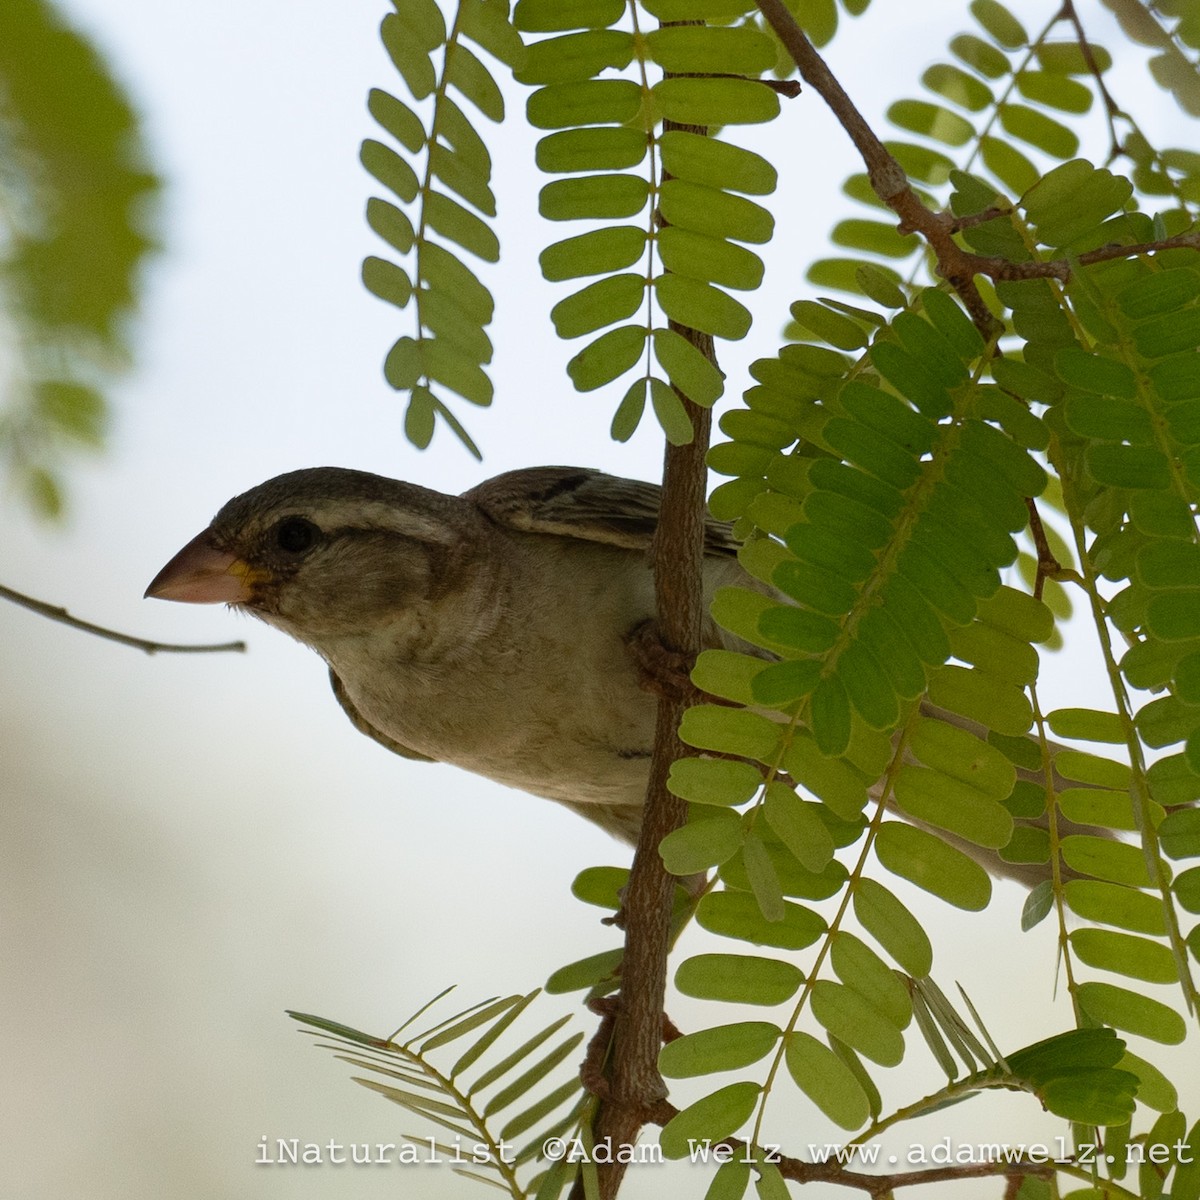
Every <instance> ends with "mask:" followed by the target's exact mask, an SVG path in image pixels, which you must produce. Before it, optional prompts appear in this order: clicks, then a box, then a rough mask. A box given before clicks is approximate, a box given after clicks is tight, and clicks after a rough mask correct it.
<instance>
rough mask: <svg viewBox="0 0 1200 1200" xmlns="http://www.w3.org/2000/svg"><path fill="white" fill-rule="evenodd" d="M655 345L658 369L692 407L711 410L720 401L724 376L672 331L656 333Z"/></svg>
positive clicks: (659, 330) (683, 338) (694, 348)
mask: <svg viewBox="0 0 1200 1200" xmlns="http://www.w3.org/2000/svg"><path fill="white" fill-rule="evenodd" d="M653 342H654V357H655V358H656V359H657V360H658V365H659V366H660V367H662V369H663V370H664V371H665V372H666V373H667V377H668V378H669V379H670V381H671V384H672V386H673V387H676V388H678V389H679V390H680V391H681V392H682V393H683V394H684V395H685V396H686V397H687V398H688V399H689V400H691V402H692V403H693V404H699V405H701V406H702V407H704V408H708V407H710V406H711V405H713V404H714V403H715V402H716V401H717V400H718V399H719V398H720V396H721V395H722V393H723V392H724V390H725V378H724V376H723V375H722V373H721V372H720V371H719V370H718V369H717V367H715V366H714V365H713V363H712V362H711V361H710V360H709V359H708V357H707V356H706V355H704V354H703V353H701V351H699V350H698V349H697V348H696V347H695V346H693V345H692V343H691V342H689V341H688V340H687V338H685V337H684V336H683V335H682V334H679V333H676V332H675V330H673V329H656V330H654V333H653Z"/></svg>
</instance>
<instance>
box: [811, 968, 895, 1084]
mask: <svg viewBox="0 0 1200 1200" xmlns="http://www.w3.org/2000/svg"><path fill="white" fill-rule="evenodd" d="M809 1003H810V1005H811V1007H812V1013H813V1016H814V1017H816V1019H817V1020H818V1021H819V1022H820V1023H821V1024H822V1025H823V1026H824V1027H825V1028H826V1029H827V1030H829V1032H830V1033H831V1034H833V1035H834V1037H836V1038H838V1039H839V1040H840V1041H843V1042H845V1043H846V1044H847V1045H848V1046H853V1047H854V1049H855V1050H857V1051H858V1052H859V1053H860V1054H864V1055H866V1057H867V1058H869V1059H870V1060H871V1061H872V1062H876V1063H878V1064H879V1065H880V1066H882V1067H894V1066H896V1065H897V1064H898V1063H900V1062H901V1060H902V1059H903V1058H904V1038H903V1037H902V1036H901V1034H900V1030H899V1029H897V1028H896V1026H895V1025H893V1024H892V1022H890V1021H889V1020H887V1018H886V1017H884V1016H883V1015H882V1014H881V1013H880V1012H879V1010H878V1009H876V1008H875V1007H874V1006H873V1005H872V1004H871V1003H870V1001H868V1000H867V999H866V997H864V996H862V995H860V994H859V993H858V992H856V991H854V990H852V989H851V988H848V987H844V986H843V985H842V984H840V983H834V982H833V981H832V980H830V979H819V980H817V982H816V983H814V984H813V986H812V993H811V997H810V1001H809Z"/></svg>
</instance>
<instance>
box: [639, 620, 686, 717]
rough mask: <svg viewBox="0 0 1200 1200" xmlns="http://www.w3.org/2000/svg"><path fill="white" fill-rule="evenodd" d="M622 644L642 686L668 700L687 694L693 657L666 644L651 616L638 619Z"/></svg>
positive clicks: (678, 698)
mask: <svg viewBox="0 0 1200 1200" xmlns="http://www.w3.org/2000/svg"><path fill="white" fill-rule="evenodd" d="M625 645H626V647H627V648H628V650H629V653H630V654H631V655H632V657H633V661H634V663H635V664H636V666H637V669H638V683H639V685H640V686H641V687H642V688H644V689H645V690H646V691H648V692H653V693H654V694H655V695H656V696H662V697H664V698H666V699H668V700H683V699H685V698H686V697H687V696H688V695H690V693H691V691H692V682H691V678H690V676H691V671H692V667H693V666H695V659H694V658H693V657H692V656H691V655H690V654H684V653H682V652H681V651H679V650H675V649H672V648H671V647H670V646H668V645H667V643H666V642H664V641H663V637H662V631H661V630H660V629H659V626H658V622H657V621H656V620H655V619H654V618H653V617H647V618H646V619H645V620H644V621H639V622H638V623H637V624H636V625H635V626H634V627H633V628H632V629H631V630H630V631H629V632H628V633H627V634H626V635H625Z"/></svg>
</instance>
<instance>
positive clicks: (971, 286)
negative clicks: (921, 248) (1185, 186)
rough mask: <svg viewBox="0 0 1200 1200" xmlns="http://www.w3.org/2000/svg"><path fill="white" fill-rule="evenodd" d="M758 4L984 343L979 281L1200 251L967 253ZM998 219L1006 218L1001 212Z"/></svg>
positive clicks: (779, 19) (1171, 241) (777, 2)
mask: <svg viewBox="0 0 1200 1200" xmlns="http://www.w3.org/2000/svg"><path fill="white" fill-rule="evenodd" d="M756 3H757V4H758V8H759V11H760V12H761V13H762V14H763V16H764V17H765V18H766V19H767V21H768V22H769V23H770V25H771V28H772V29H774V30H775V32H776V34H778V35H779V40H780V41H781V42H782V43H783V44H784V46H785V47H786V49H787V51H788V53H789V54H791V56H792V58H793V59H794V60H795V63H796V66H797V67H798V68H799V69H800V75H801V77H802V78H803V80H804V82H805V83H807V84H808V85H809V86H810V87H811V88H812V89H813V90H814V91H815V92H817V93H818V94H819V95H820V96H821V98H822V99H823V100H824V101H825V103H826V104H828V105H829V107H830V109H831V110H832V112H833V115H834V116H835V117H837V119H838V121H839V123H840V124H841V126H842V128H843V129H845V131H846V133H847V134H849V136H850V140H851V141H852V142H853V143H854V145H855V146H856V147H857V149H858V152H859V154H860V155H861V156H862V160H863V162H864V164H865V165H866V168H867V176H868V178H869V179H870V181H871V187H872V188H873V189H874V191H875V194H876V196H878V197H879V199H880V200H881V201H882V202H883V203H884V204H886V205H887V207H888V208H890V209H891V210H892V212H894V213H895V214H896V216H897V217H899V218H900V220H899V229H900V232H901V233H919V234H920V235H921V236H922V237H923V238H924V239H925V241H926V242H927V243H928V245H929V248H930V249H931V250H932V251H933V253H934V257H935V258H936V260H937V273H938V274H939V275H941V276H942V278H943V279H945V280H946V281H947V282H948V283H949V284H950V286H951V287H952V288H953V289H954V290H955V292H957V293H958V296H959V298H960V299H961V300H962V302H963V305H964V306H965V307H966V310H967V312H968V313H969V314H970V317H971V320H972V321H974V322H975V325H976V327H977V328H978V329H979V331H980V333H982V334H983V335H984V337H985V338H986V337H990V336H992V335H993V334H994V333H995V332H996V331H997V329H998V325H999V323H998V322H997V320H996V318H995V317H994V316H993V315H992V313H991V311H990V309H988V307H987V305H986V304H985V303H984V300H983V297H982V296H981V295H980V293H979V288H978V287H977V286H976V284H975V279H974V277H975V276H976V275H986V276H988V277H989V278H991V279H998V280H1007V279H1058V280H1060V281H1061V282H1063V283H1066V282H1069V281H1070V279H1071V278H1072V276H1073V275H1074V273H1075V266H1076V263H1078V264H1079V265H1082V266H1088V265H1090V264H1091V263H1097V262H1107V261H1109V260H1111V259H1115V258H1130V257H1132V256H1134V255H1137V254H1148V253H1153V252H1154V251H1158V250H1168V249H1172V248H1175V247H1178V246H1187V247H1190V248H1192V249H1195V250H1200V235H1197V234H1194V233H1189V234H1181V235H1179V236H1178V237H1173V238H1165V239H1164V240H1162V241H1161V242H1142V243H1139V244H1138V245H1135V246H1120V245H1112V246H1103V247H1101V248H1100V249H1098V250H1092V251H1089V252H1088V253H1086V254H1081V255H1080V256H1079V257H1078V259H1077V260H1070V261H1068V260H1067V259H1053V260H1050V261H1046V262H1021V263H1017V262H1010V261H1009V260H1008V259H1005V258H997V257H990V256H987V255H982V254H972V253H971V252H970V251H969V250H964V249H963V248H962V247H961V246H960V245H959V244H958V243H957V242H956V241H955V240H954V234H955V233H956V232H957V231H958V230H959V229H960V228H963V227H964V223H963V222H962V221H961V220H956V219H955V218H954V217H953V216H952V215H951V214H950V213H945V212H934V211H933V210H932V209H931V208H929V207H927V206H926V204H925V203H924V201H922V199H921V198H920V196H918V195H917V193H916V192H915V191H913V189H912V187H911V186H910V185H909V183H908V178H907V176H906V175H905V174H904V170H903V168H902V167H901V166H900V164H899V163H898V162H897V161H896V159H895V158H894V157H893V156H892V154H891V152H890V151H889V150H888V148H887V147H886V146H885V145H884V144H883V142H881V141H880V140H879V138H878V137H877V136H876V134H875V131H874V130H873V129H872V128H871V127H870V125H868V124H867V121H866V118H865V117H864V116H863V115H862V113H860V112H859V111H858V109H857V108H856V107H855V105H854V102H853V101H852V100H851V99H850V97H849V95H847V93H846V90H845V89H844V88H843V87H842V85H841V84H840V83H839V82H838V81H837V79H836V78H835V77H834V75H833V73H832V72H831V71H830V70H829V67H828V66H827V65H826V63H825V60H824V59H823V58H822V57H821V56H820V55H819V54H818V53H817V51H816V49H815V48H814V47H813V44H812V43H811V42H810V41H809V40H808V38H807V37H806V36H805V34H804V31H803V30H802V29H801V28H800V26H799V25H798V24H797V23H796V19H795V17H793V16H792V14H791V13H790V12H789V11H788V9H787V8H786V7H785V6H784V4H783V0H756ZM1072 11H1073V10H1072V9H1071V7H1070V5H1069V3H1068V4H1067V5H1065V6H1064V8H1063V16H1064V17H1067V18H1069V17H1070V16H1071V14H1072ZM995 215H997V216H998V215H1000V213H999V211H997V212H996V214H995Z"/></svg>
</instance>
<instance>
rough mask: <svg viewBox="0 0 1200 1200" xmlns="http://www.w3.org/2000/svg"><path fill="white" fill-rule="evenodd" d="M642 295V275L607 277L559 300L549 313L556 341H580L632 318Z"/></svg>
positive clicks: (643, 290)
mask: <svg viewBox="0 0 1200 1200" xmlns="http://www.w3.org/2000/svg"><path fill="white" fill-rule="evenodd" d="M644 292H645V280H644V279H643V277H642V276H641V275H636V274H633V273H627V274H623V275H610V276H607V277H606V278H604V279H600V280H597V281H596V282H595V283H591V284H588V286H587V287H585V288H582V289H580V290H579V291H578V292H575V293H574V295H571V296H568V297H567V298H566V299H565V300H560V301H559V302H558V303H557V304H556V305H555V306H554V307H553V308H552V309H551V310H550V319H551V320H552V321H553V322H554V328H555V330H556V331H557V332H558V336H559V337H561V338H575V337H581V336H582V335H583V334H585V333H592V332H594V331H595V330H597V329H602V328H603V327H604V326H605V325H612V324H614V323H615V322H617V321H624V320H627V319H628V318H629V317H632V316H633V314H634V313H636V312H637V310H638V309H639V308H640V307H641V305H642V300H643V296H644Z"/></svg>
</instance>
